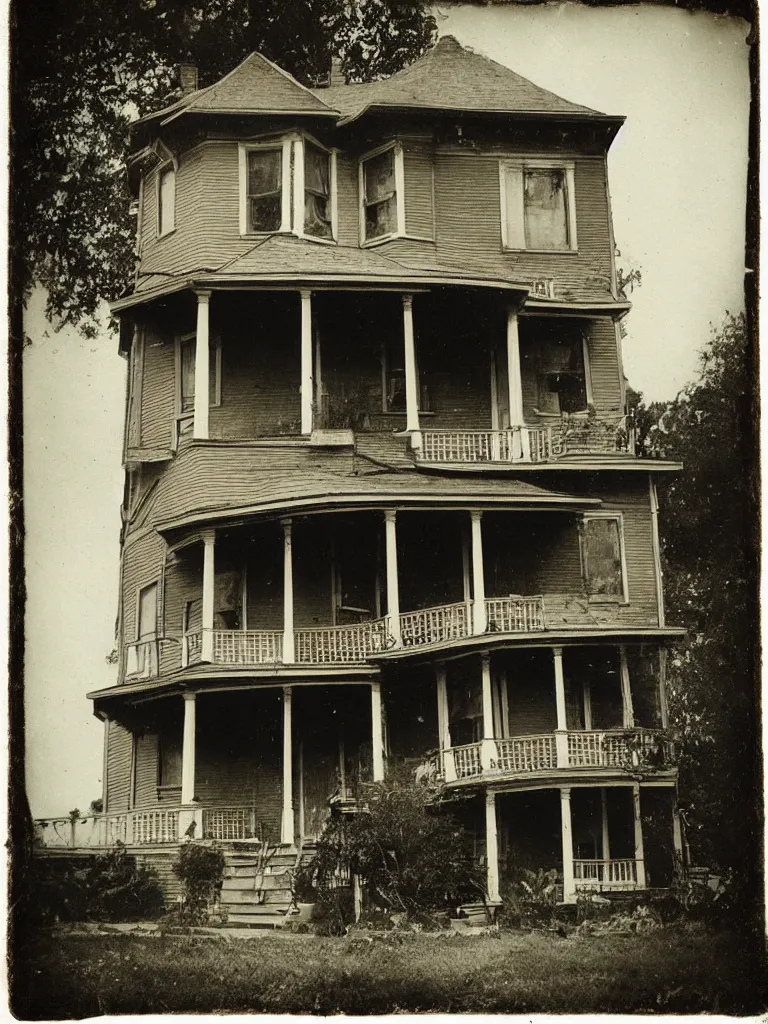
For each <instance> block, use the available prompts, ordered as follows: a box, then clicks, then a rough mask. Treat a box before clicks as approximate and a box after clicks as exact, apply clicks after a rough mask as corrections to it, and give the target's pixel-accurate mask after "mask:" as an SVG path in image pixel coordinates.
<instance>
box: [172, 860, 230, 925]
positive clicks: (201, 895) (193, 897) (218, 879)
mask: <svg viewBox="0 0 768 1024" xmlns="http://www.w3.org/2000/svg"><path fill="white" fill-rule="evenodd" d="M173 873H174V874H175V875H176V877H177V878H179V879H180V880H181V882H182V884H183V886H184V913H185V915H186V917H187V918H188V919H189V921H190V922H191V923H192V924H198V923H200V922H202V921H205V920H207V918H208V911H209V906H210V904H211V903H212V902H213V901H214V900H215V899H217V898H218V895H219V893H220V892H221V886H222V880H223V874H224V855H223V854H222V852H221V850H219V849H217V848H216V847H215V846H201V845H200V844H199V843H185V844H184V846H182V847H181V849H180V850H179V859H178V860H177V861H176V862H175V863H174V865H173Z"/></svg>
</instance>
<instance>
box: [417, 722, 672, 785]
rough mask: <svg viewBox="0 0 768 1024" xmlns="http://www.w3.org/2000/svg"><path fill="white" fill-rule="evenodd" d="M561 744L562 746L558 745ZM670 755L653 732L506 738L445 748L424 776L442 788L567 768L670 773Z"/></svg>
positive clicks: (667, 743) (665, 742) (665, 743)
mask: <svg viewBox="0 0 768 1024" xmlns="http://www.w3.org/2000/svg"><path fill="white" fill-rule="evenodd" d="M563 741H565V742H563ZM673 763H674V751H673V748H672V744H671V743H670V741H669V740H668V739H667V738H666V737H665V736H664V735H663V733H661V732H659V731H657V730H653V729H611V730H589V731H584V730H579V731H573V732H568V733H562V734H557V733H545V734H541V735H536V736H510V737H507V738H505V739H489V740H482V741H480V742H478V743H470V744H465V745H464V746H459V747H450V748H448V749H447V750H444V751H443V754H442V764H440V758H439V757H437V758H433V759H432V760H431V762H430V774H432V775H434V776H435V777H436V778H438V779H441V780H443V781H445V782H446V783H452V782H460V781H461V780H463V779H478V780H481V779H482V780H489V781H490V780H498V779H503V778H525V777H527V776H530V775H533V774H536V773H538V772H549V771H552V770H555V769H559V770H561V771H562V770H565V771H567V770H570V769H572V768H576V769H582V768H609V769H610V768H614V769H620V770H625V771H627V772H633V771H634V772H636V771H653V770H655V769H664V768H670V767H672V765H673Z"/></svg>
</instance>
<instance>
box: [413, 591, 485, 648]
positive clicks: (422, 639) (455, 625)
mask: <svg viewBox="0 0 768 1024" xmlns="http://www.w3.org/2000/svg"><path fill="white" fill-rule="evenodd" d="M400 635H401V636H402V640H403V647H419V646H421V645H422V644H435V643H440V642H441V641H443V640H460V639H461V638H462V637H465V636H469V608H468V606H467V604H466V603H465V602H463V601H461V602H457V603H456V604H444V605H439V606H438V607H436V608H421V609H419V611H415V612H405V613H404V614H402V615H401V616H400Z"/></svg>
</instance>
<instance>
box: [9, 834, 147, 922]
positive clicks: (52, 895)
mask: <svg viewBox="0 0 768 1024" xmlns="http://www.w3.org/2000/svg"><path fill="white" fill-rule="evenodd" d="M28 891H29V896H28V903H29V907H28V909H27V910H26V911H25V913H27V915H28V916H29V919H30V921H31V922H33V923H36V924H53V923H55V922H56V921H86V920H90V921H137V920H140V919H143V918H151V917H156V916H157V915H158V914H160V913H161V912H162V909H163V894H162V890H161V889H160V884H159V882H158V879H157V874H156V872H155V871H154V870H153V869H152V868H149V867H144V866H137V864H136V861H135V859H134V858H133V857H129V856H128V854H127V853H126V851H125V847H124V846H122V844H118V846H117V847H116V848H115V849H114V850H111V851H109V852H108V853H105V854H104V855H102V856H95V857H93V858H91V859H90V860H89V861H87V862H85V863H84V862H83V861H75V860H67V859H62V860H59V859H56V860H53V859H49V858H43V857H38V858H35V860H34V861H33V866H32V870H31V878H30V884H29V886H28Z"/></svg>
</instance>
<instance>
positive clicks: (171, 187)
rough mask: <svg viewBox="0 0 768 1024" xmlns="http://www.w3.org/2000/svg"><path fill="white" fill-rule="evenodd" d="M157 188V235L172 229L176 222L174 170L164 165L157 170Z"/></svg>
mask: <svg viewBox="0 0 768 1024" xmlns="http://www.w3.org/2000/svg"><path fill="white" fill-rule="evenodd" d="M159 174H160V176H159V179H158V188H157V231H158V234H159V235H167V234H168V232H169V231H173V229H174V227H175V223H176V216H175V213H176V212H175V204H176V171H175V169H174V168H173V167H166V168H164V169H163V170H161V171H160V172H159Z"/></svg>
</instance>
